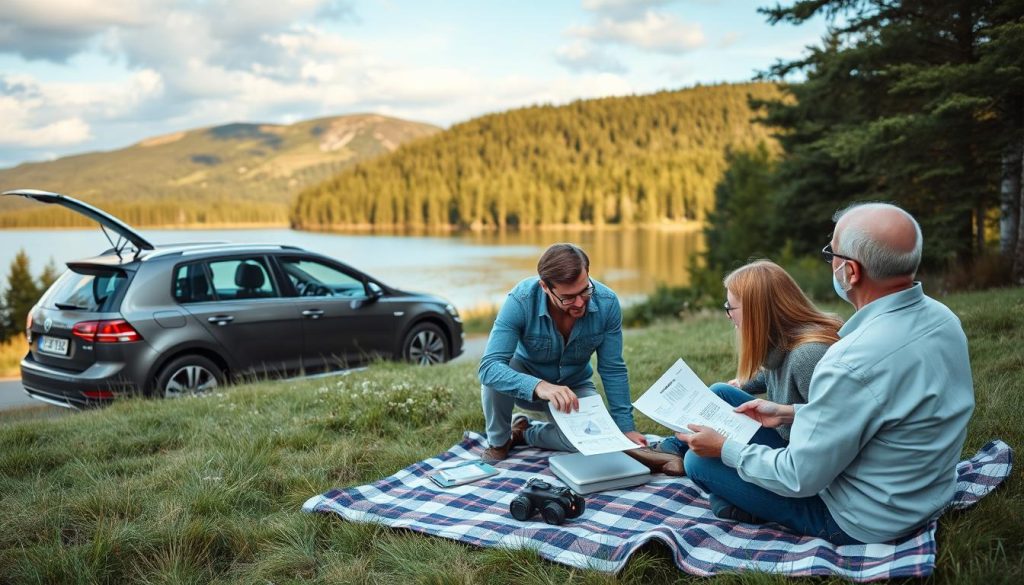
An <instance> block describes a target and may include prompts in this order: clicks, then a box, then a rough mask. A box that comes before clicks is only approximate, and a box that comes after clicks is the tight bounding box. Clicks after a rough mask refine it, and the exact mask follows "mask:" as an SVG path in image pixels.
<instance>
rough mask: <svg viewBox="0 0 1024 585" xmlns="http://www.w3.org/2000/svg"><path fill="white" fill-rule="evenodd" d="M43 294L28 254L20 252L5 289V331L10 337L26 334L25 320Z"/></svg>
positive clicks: (13, 261) (12, 263) (12, 264)
mask: <svg viewBox="0 0 1024 585" xmlns="http://www.w3.org/2000/svg"><path fill="white" fill-rule="evenodd" d="M42 293H43V291H42V290H40V289H39V287H38V285H37V284H36V281H35V279H34V278H32V271H31V269H30V267H29V259H28V254H26V253H25V250H19V251H18V254H17V255H16V256H15V257H14V260H12V261H11V266H10V269H9V272H8V273H7V288H6V289H4V305H5V307H6V310H7V324H6V326H5V327H4V330H5V331H7V332H8V336H11V335H20V334H24V333H25V319H26V318H27V317H28V313H29V311H31V310H32V306H33V305H35V304H36V301H38V300H39V296H40V295H41V294H42Z"/></svg>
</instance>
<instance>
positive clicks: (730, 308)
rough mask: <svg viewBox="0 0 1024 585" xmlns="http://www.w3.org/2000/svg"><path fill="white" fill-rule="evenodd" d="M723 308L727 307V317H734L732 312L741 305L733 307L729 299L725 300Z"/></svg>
mask: <svg viewBox="0 0 1024 585" xmlns="http://www.w3.org/2000/svg"><path fill="white" fill-rule="evenodd" d="M722 308H723V309H725V315H726V316H727V317H732V312H733V311H735V310H736V309H738V308H739V307H733V306H732V305H730V304H729V301H725V304H724V305H722Z"/></svg>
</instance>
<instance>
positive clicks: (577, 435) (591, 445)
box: [548, 394, 640, 455]
mask: <svg viewBox="0 0 1024 585" xmlns="http://www.w3.org/2000/svg"><path fill="white" fill-rule="evenodd" d="M548 410H550V411H551V417H552V420H554V421H555V424H557V425H558V428H559V429H561V431H562V433H563V434H565V437H566V438H567V439H569V442H570V443H572V444H573V446H574V447H576V448H577V449H579V451H580V453H583V454H584V455H599V454H601V453H612V452H614V451H625V450H627V449H635V448H637V447H639V446H640V445H637V444H636V443H634V442H633V441H630V440H629V439H628V438H627V437H626V435H624V434H622V431H620V430H619V427H617V426H615V421H613V420H612V415H611V414H609V413H608V409H607V408H605V406H604V401H603V400H601V397H600V396H598V395H596V394H595V395H593V396H586V397H584V398H580V409H579V411H577V412H570V413H569V414H566V413H564V412H561V411H559V410H558V409H556V408H555V406H554V404H548Z"/></svg>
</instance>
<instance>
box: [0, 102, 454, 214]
mask: <svg viewBox="0 0 1024 585" xmlns="http://www.w3.org/2000/svg"><path fill="white" fill-rule="evenodd" d="M437 131H439V129H438V128H436V127H434V126H431V125H428V124H421V123H418V122H408V121H405V120H399V119H396V118H389V117H386V116H379V115H375V114H366V115H352V116H340V117H333V118H321V119H317V120H306V121H302V122H297V123H295V124H291V125H277V124H228V125H224V126H217V127H213V128H201V129H196V130H190V131H187V132H179V133H176V134H169V135H166V136H159V137H154V138H150V139H147V140H144V141H142V142H140V143H138V144H134V145H132V146H129V147H127V148H123V149H120V150H115V151H110V152H94V153H88V154H82V155H77V156H69V157H64V158H60V159H57V160H54V161H50V162H41V163H26V164H22V165H19V166H17V167H13V168H9V169H0V190H6V189H14V188H26V187H30V188H35V189H44V190H52V191H57V192H60V193H66V194H69V195H73V196H76V197H81V198H83V199H85V200H86V201H88V202H90V203H92V204H94V205H97V206H101V207H102V206H103V205H113V204H135V205H137V204H140V203H141V204H146V203H150V204H152V203H157V202H187V201H192V202H202V203H203V204H206V205H209V204H210V203H216V202H222V203H226V204H230V203H231V202H233V201H238V200H239V199H241V200H244V201H250V202H263V203H266V204H272V205H276V206H279V207H280V208H281V217H282V221H284V220H286V218H287V215H286V213H287V209H288V207H289V206H290V204H291V202H292V199H293V197H294V195H295V193H296V192H298V191H299V190H300V189H302V188H303V187H305V186H307V185H310V184H313V183H317V182H319V181H322V180H323V179H325V178H327V177H330V176H333V175H334V174H335V173H337V172H338V171H340V170H342V169H343V168H345V167H347V166H349V165H351V164H353V163H355V162H358V161H361V160H366V159H368V158H371V157H374V156H376V155H379V154H383V153H387V152H390V151H392V150H394V149H395V148H397V146H398V145H399V144H402V143H404V142H407V141H409V140H412V139H415V138H419V137H423V136H429V135H431V134H433V133H435V132H437ZM38 207H39V206H38V204H29V202H24V201H21V200H20V199H19V200H11V199H9V198H2V199H0V214H2V215H8V216H11V217H12V218H21V221H24V222H26V223H33V222H34V223H35V224H36V225H45V223H40V222H43V221H44V220H43V217H44V216H46V215H51V216H52V215H53V210H49V209H47V210H40V209H38ZM12 225H14V224H12Z"/></svg>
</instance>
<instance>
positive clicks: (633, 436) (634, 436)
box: [622, 431, 647, 447]
mask: <svg viewBox="0 0 1024 585" xmlns="http://www.w3.org/2000/svg"><path fill="white" fill-rule="evenodd" d="M622 434H624V435H626V438H627V439H629V440H630V441H633V442H634V443H636V444H637V445H643V446H644V447H646V446H647V437H645V436H643V434H641V433H638V432H636V431H629V432H628V433H622Z"/></svg>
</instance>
